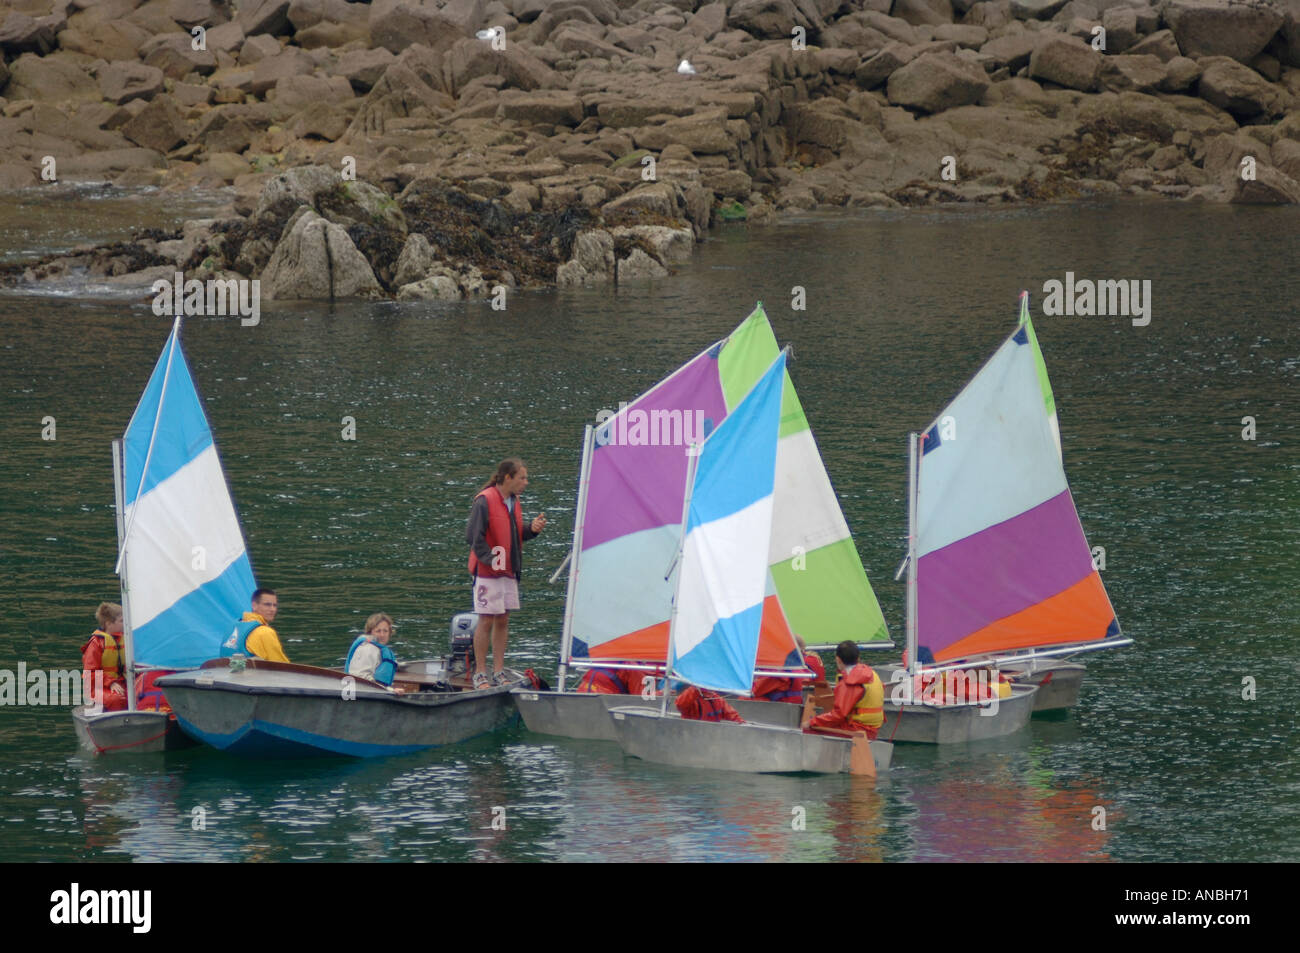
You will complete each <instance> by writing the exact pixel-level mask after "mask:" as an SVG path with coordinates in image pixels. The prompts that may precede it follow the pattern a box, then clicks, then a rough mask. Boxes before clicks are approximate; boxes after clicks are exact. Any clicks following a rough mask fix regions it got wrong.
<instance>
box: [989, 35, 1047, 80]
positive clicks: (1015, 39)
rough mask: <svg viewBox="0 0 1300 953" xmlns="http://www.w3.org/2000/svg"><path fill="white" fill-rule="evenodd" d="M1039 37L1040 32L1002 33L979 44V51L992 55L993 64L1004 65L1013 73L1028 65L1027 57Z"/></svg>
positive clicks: (1031, 52) (1040, 36)
mask: <svg viewBox="0 0 1300 953" xmlns="http://www.w3.org/2000/svg"><path fill="white" fill-rule="evenodd" d="M1041 39H1042V34H1040V33H1030V32H1027V31H1026V32H1024V33H1004V34H1003V35H1002V36H998V37H994V38H993V39H991V40H989V41H988V42H987V43H985V44H984V45H983V46H981V47H980V52H981V53H983V54H985V55H986V56H990V57H992V59H993V64H994V65H995V66H1005V67H1007V68H1008V69H1009V70H1011V71H1012V72H1013V73H1014V72H1017V71H1019V70H1020V69H1021V68H1022V67H1024V66H1028V65H1029V57H1030V56H1031V55H1032V54H1033V52H1034V47H1036V46H1037V45H1038V41H1039V40H1041Z"/></svg>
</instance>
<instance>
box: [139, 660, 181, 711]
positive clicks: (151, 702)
mask: <svg viewBox="0 0 1300 953" xmlns="http://www.w3.org/2000/svg"><path fill="white" fill-rule="evenodd" d="M171 674H172V673H171V672H164V671H161V670H154V671H149V672H141V673H140V674H139V675H138V676H136V680H135V707H136V708H137V709H139V710H140V711H171V710H172V706H171V705H169V704H168V703H167V696H166V695H164V694H163V690H162V689H161V688H157V687H156V686H155V685H154V682H156V681H158V679H160V678H162V677H163V676H164V675H171Z"/></svg>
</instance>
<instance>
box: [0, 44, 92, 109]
mask: <svg viewBox="0 0 1300 953" xmlns="http://www.w3.org/2000/svg"><path fill="white" fill-rule="evenodd" d="M4 94H5V96H6V97H8V98H9V99H10V100H17V99H35V100H40V101H43V102H67V101H70V100H87V101H92V102H94V101H97V100H98V99H99V98H100V97H99V87H98V85H97V84H96V83H95V81H94V80H93V79H91V78H90V76H89V75H88V74H87V73H86V71H85V70H84V69H82V68H81V67H80V66H78V65H76V64H75V63H73V62H71V61H69V60H66V59H63V58H62V57H61V55H60V54H53V55H51V56H37V55H36V54H35V53H24V54H23V55H22V56H20V57H18V59H16V60H14V62H13V63H11V64H9V85H8V86H7V87H5V91H4Z"/></svg>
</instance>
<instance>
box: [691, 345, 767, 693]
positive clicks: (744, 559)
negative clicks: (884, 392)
mask: <svg viewBox="0 0 1300 953" xmlns="http://www.w3.org/2000/svg"><path fill="white" fill-rule="evenodd" d="M784 384H785V354H784V353H782V354H781V355H779V356H778V357H777V359H776V360H775V361H774V362H773V364H772V366H771V367H770V368H768V370H767V372H766V373H765V374H764V375H763V376H762V378H760V379H759V381H758V383H757V384H755V385H754V388H753V390H751V391H750V392H749V394H748V395H747V396H746V397H745V399H744V400H743V401H741V403H740V406H738V407H737V408H736V409H735V410H733V411H732V412H731V413H730V414H729V415H728V416H727V418H726V419H725V420H724V421H723V422H722V423H721V424H720V425H719V426H718V428H717V429H716V430H715V431H714V432H713V433H712V434H710V435H709V437H708V439H707V440H705V441H704V443H703V444H702V445H701V446H700V450H699V455H700V456H699V460H698V461H697V466H696V470H695V478H694V481H693V489H692V491H691V501H690V506H689V507H688V510H687V515H686V526H685V534H686V535H685V539H684V540H683V543H682V560H681V567H680V573H679V575H678V580H677V602H676V611H675V615H674V618H673V624H672V632H671V635H670V637H669V645H668V661H669V666H670V671H671V672H673V673H674V674H675V675H676V676H677V677H679V678H681V679H684V680H685V681H687V682H690V683H691V684H693V685H698V686H700V687H701V688H711V689H714V690H715V691H724V692H739V693H743V694H748V693H749V690H750V687H751V686H752V685H753V681H754V663H755V661H756V659H757V658H758V640H759V631H760V628H761V626H762V621H763V598H764V595H765V594H766V593H767V591H768V588H769V580H768V565H767V555H768V549H769V546H770V543H771V537H772V501H773V488H774V485H775V482H776V448H777V438H778V436H779V431H780V426H781V395H782V391H783V388H784Z"/></svg>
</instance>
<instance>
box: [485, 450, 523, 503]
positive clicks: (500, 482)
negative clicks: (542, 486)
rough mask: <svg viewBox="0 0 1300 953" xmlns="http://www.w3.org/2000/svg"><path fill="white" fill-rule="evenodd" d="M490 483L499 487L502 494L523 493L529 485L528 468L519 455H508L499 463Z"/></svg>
mask: <svg viewBox="0 0 1300 953" xmlns="http://www.w3.org/2000/svg"><path fill="white" fill-rule="evenodd" d="M489 485H490V486H495V487H496V488H497V489H499V490H500V491H501V495H502V496H511V495H513V494H517V493H522V492H523V490H524V487H526V486H528V468H527V467H525V466H524V461H522V460H520V459H519V458H518V457H506V458H505V459H504V460H502V461H501V462H500V463H498V464H497V472H496V473H494V474H492V480H491V482H490V484H489Z"/></svg>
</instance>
